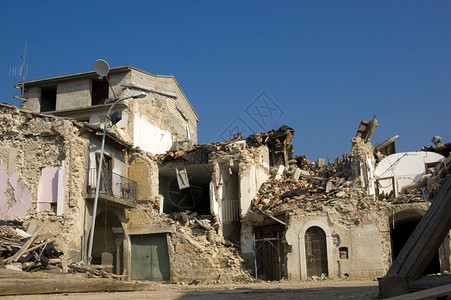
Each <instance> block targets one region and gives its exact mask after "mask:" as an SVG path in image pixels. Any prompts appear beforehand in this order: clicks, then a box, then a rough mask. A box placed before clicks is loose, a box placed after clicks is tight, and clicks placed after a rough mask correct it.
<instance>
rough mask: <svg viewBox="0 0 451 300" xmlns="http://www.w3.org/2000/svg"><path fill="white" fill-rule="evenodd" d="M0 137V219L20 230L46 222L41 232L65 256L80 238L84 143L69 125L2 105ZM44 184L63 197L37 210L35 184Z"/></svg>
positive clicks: (84, 156)
mask: <svg viewBox="0 0 451 300" xmlns="http://www.w3.org/2000/svg"><path fill="white" fill-rule="evenodd" d="M0 139H1V141H2V143H1V146H0V163H1V165H0V202H1V204H0V210H1V211H0V214H1V218H2V219H3V220H7V221H12V222H15V223H17V224H22V225H23V226H24V227H28V225H29V224H30V223H31V222H32V221H33V222H43V221H47V222H48V223H47V225H46V227H45V228H44V232H52V233H54V234H57V235H58V246H59V247H60V248H61V250H63V251H64V253H65V254H67V256H68V257H69V254H70V253H71V250H75V251H77V249H78V250H79V249H80V242H81V236H82V235H83V232H82V228H83V225H82V224H83V218H82V216H83V208H84V193H85V190H86V170H87V147H88V143H89V142H88V140H87V139H85V138H83V137H81V136H80V134H79V127H77V126H75V125H74V123H72V122H71V121H68V120H64V119H60V118H52V117H46V116H41V115H36V114H31V113H28V112H26V111H23V110H19V109H18V108H16V107H13V106H10V105H7V104H1V105H0ZM49 168H58V169H59V170H60V171H61V172H63V174H62V175H63V176H61V177H59V178H47V177H44V175H43V174H44V170H46V169H49ZM46 180H47V181H50V182H48V184H50V185H51V184H52V182H57V187H58V188H63V189H64V197H63V199H62V203H60V202H58V203H52V204H50V203H43V204H44V205H47V207H48V208H47V209H46V210H43V211H38V202H39V201H40V199H39V193H38V187H39V184H38V183H42V182H45V181H46ZM61 180H62V182H60V181H61ZM59 205H63V207H57V206H59ZM57 210H59V211H62V214H61V216H57ZM72 254H73V252H72ZM74 259H77V258H74ZM78 259H79V257H78Z"/></svg>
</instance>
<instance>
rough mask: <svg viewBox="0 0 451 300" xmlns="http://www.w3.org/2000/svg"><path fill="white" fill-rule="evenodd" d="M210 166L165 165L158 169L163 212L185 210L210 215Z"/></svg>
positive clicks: (178, 163)
mask: <svg viewBox="0 0 451 300" xmlns="http://www.w3.org/2000/svg"><path fill="white" fill-rule="evenodd" d="M211 176H212V166H211V165H208V164H186V165H183V164H181V163H180V162H177V164H176V163H175V162H173V163H170V164H165V165H164V166H160V168H159V177H160V186H159V191H160V194H161V195H163V212H164V213H173V212H182V211H186V210H190V211H195V212H197V213H199V214H201V215H210V214H211V199H210V182H211Z"/></svg>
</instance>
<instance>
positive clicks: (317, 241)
mask: <svg viewBox="0 0 451 300" xmlns="http://www.w3.org/2000/svg"><path fill="white" fill-rule="evenodd" d="M305 260H306V267H307V276H308V277H311V276H321V275H322V274H325V276H327V275H328V268H327V245H326V233H325V232H324V230H322V229H321V228H320V227H318V226H312V227H310V228H309V229H307V231H306V232H305ZM323 276H324V275H323Z"/></svg>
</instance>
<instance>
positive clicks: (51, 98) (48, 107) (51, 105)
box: [41, 86, 56, 112]
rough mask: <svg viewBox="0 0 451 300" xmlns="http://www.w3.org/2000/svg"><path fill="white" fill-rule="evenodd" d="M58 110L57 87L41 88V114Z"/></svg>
mask: <svg viewBox="0 0 451 300" xmlns="http://www.w3.org/2000/svg"><path fill="white" fill-rule="evenodd" d="M54 110H56V86H55V87H47V88H41V112H45V111H54Z"/></svg>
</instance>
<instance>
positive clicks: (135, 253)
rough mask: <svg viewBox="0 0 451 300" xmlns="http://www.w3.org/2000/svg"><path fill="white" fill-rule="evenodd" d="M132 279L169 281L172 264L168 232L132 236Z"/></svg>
mask: <svg viewBox="0 0 451 300" xmlns="http://www.w3.org/2000/svg"><path fill="white" fill-rule="evenodd" d="M130 243H131V279H132V280H149V281H168V280H169V279H170V265H169V252H168V241H167V236H166V233H159V234H138V235H131V236H130Z"/></svg>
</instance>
